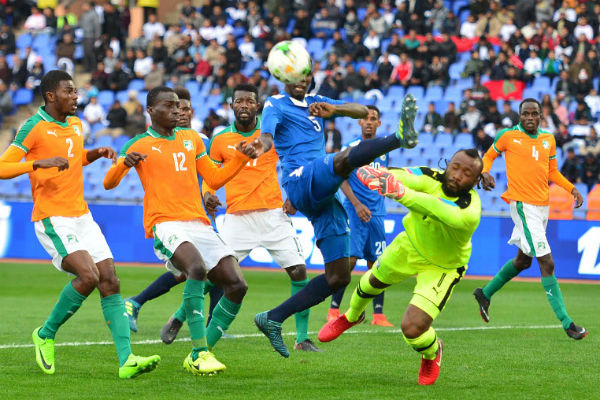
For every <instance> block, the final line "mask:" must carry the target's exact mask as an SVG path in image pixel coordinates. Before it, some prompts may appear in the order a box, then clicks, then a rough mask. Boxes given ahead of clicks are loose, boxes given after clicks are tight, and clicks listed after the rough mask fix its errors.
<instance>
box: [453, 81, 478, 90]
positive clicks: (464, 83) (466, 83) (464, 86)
mask: <svg viewBox="0 0 600 400" xmlns="http://www.w3.org/2000/svg"><path fill="white" fill-rule="evenodd" d="M473 84H474V82H473V78H460V79H459V80H458V81H457V82H456V83H455V85H456V86H457V87H458V88H460V89H461V90H465V89H471V88H472V87H473Z"/></svg>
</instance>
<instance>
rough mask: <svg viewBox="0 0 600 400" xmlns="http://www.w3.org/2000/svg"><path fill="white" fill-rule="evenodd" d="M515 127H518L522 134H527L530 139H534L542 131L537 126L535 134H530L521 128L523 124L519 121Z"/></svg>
mask: <svg viewBox="0 0 600 400" xmlns="http://www.w3.org/2000/svg"><path fill="white" fill-rule="evenodd" d="M517 129H518V130H520V131H521V132H523V133H524V134H526V135H527V136H529V137H530V138H532V139H535V138H537V137H538V135H539V134H540V133H541V132H542V130H541V129H540V128H539V127H538V130H537V132H536V134H535V135H532V134H530V133H529V132H527V131H526V130H525V129H524V128H523V125H521V123H520V122H519V123H518V124H517Z"/></svg>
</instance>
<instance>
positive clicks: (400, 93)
mask: <svg viewBox="0 0 600 400" xmlns="http://www.w3.org/2000/svg"><path fill="white" fill-rule="evenodd" d="M385 97H391V98H393V99H394V100H401V99H402V98H403V97H404V86H400V85H392V86H390V88H389V89H388V92H387V95H386V96H385Z"/></svg>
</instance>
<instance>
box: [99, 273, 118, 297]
mask: <svg viewBox="0 0 600 400" xmlns="http://www.w3.org/2000/svg"><path fill="white" fill-rule="evenodd" d="M98 288H99V290H100V292H101V293H102V294H105V293H108V294H115V293H120V292H121V281H119V278H118V277H117V274H111V275H110V276H108V277H106V278H104V279H101V280H100V282H99V283H98Z"/></svg>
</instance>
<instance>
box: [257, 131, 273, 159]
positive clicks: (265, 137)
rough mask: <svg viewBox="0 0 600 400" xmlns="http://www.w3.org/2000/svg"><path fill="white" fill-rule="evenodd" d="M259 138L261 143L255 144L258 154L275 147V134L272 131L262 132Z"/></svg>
mask: <svg viewBox="0 0 600 400" xmlns="http://www.w3.org/2000/svg"><path fill="white" fill-rule="evenodd" d="M258 140H259V141H260V143H257V144H256V146H255V148H256V151H257V152H258V156H260V155H261V154H264V153H266V152H267V151H269V150H271V147H273V135H271V134H270V133H261V135H260V138H259V139H258Z"/></svg>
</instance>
